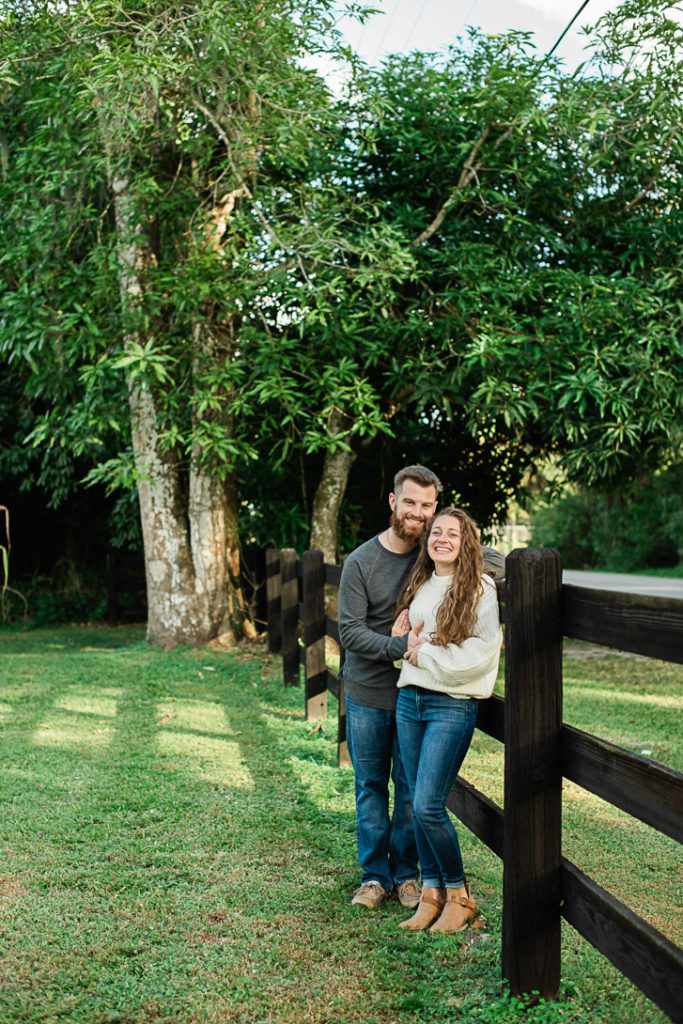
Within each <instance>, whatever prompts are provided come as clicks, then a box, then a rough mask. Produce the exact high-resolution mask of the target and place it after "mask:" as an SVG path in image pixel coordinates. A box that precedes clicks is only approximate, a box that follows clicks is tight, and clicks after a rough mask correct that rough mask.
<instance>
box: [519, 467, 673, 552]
mask: <svg viewBox="0 0 683 1024" xmlns="http://www.w3.org/2000/svg"><path fill="white" fill-rule="evenodd" d="M681 494H683V465H682V464H681V463H678V464H676V465H673V466H669V467H668V468H667V469H665V470H662V471H661V472H659V473H656V474H655V475H654V476H653V477H652V478H651V479H647V478H645V479H640V480H639V481H637V482H635V483H634V484H632V485H631V486H630V487H629V488H628V489H625V490H620V491H618V492H616V493H615V492H614V491H605V490H602V489H599V488H589V489H586V490H579V491H577V492H576V493H574V494H568V495H566V496H565V497H563V498H561V499H559V500H556V501H554V502H553V503H552V504H551V505H549V506H547V507H543V506H542V507H541V508H540V509H539V510H538V511H536V513H535V514H534V516H533V518H532V520H531V531H532V534H531V543H532V545H533V546H535V547H554V548H557V549H558V551H559V552H560V553H561V555H562V558H563V561H564V564H565V565H566V566H567V567H568V568H576V569H580V568H591V567H592V568H595V569H603V568H604V569H609V570H611V571H613V572H633V571H635V570H637V569H649V568H656V567H658V566H675V565H677V564H678V562H679V560H680V559H681V558H682V557H683V503H682V501H681Z"/></svg>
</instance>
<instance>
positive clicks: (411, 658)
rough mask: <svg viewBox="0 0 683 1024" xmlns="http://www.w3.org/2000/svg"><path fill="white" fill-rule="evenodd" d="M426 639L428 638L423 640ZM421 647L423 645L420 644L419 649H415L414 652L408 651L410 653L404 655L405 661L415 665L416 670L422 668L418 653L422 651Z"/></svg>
mask: <svg viewBox="0 0 683 1024" xmlns="http://www.w3.org/2000/svg"><path fill="white" fill-rule="evenodd" d="M424 639H426V637H424V638H423V640H424ZM421 646H422V645H421V644H419V645H418V646H417V647H413V649H412V651H411V650H408V651H406V653H405V654H404V655H403V657H404V659H405V660H406V661H407V662H409V663H410V664H411V665H414V666H415V668H419V667H420V666H419V665H418V663H417V652H418V651H419V650H420V647H421Z"/></svg>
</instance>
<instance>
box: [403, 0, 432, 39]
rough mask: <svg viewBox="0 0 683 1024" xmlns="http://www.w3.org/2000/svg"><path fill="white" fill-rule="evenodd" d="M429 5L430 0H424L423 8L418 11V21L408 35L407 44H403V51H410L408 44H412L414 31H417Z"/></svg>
mask: <svg viewBox="0 0 683 1024" xmlns="http://www.w3.org/2000/svg"><path fill="white" fill-rule="evenodd" d="M428 3H429V0H422V7H421V8H420V10H419V11H418V14H417V18H416V19H415V21H414V22H413V27H412V28H411V30H410V32H409V33H408V38H407V39H406V41H405V43H404V44H403V49H404V50H407V49H408V43H409V42H410V40H411V39H412V38H413V32H414V31H415V29H416V28H417V24H418V22H419V21H420V19H421V17H422V15H423V14H424V11H425V7H426V6H427V4H428Z"/></svg>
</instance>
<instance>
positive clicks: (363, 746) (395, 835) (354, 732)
mask: <svg viewBox="0 0 683 1024" xmlns="http://www.w3.org/2000/svg"><path fill="white" fill-rule="evenodd" d="M346 738H347V741H348V744H349V754H350V755H351V761H352V762H353V770H354V772H355V776H356V834H357V838H358V860H359V862H360V867H361V882H369V881H371V880H375V881H377V882H381V883H382V885H383V886H384V888H385V889H386V890H387V892H391V890H392V889H393V887H394V886H395V885H401V884H402V883H403V882H407V881H408V879H410V878H417V877H418V875H419V872H418V867H417V846H416V844H415V832H414V829H413V808H412V805H411V803H410V790H409V788H408V780H407V779H406V776H405V771H404V768H403V763H402V761H401V752H400V750H399V747H398V738H397V736H396V713H395V712H394V711H387V710H384V709H382V708H369V707H366V706H365V705H364V704H359V703H358V701H355V700H352V699H351V697H347V698H346ZM389 778H391V779H393V782H394V806H393V812H392V814H391V816H390V815H389Z"/></svg>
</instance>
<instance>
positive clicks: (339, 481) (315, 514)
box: [309, 410, 356, 564]
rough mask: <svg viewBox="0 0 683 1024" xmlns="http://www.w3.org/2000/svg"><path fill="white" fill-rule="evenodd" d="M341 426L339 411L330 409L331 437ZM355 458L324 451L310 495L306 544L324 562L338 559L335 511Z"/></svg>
mask: <svg viewBox="0 0 683 1024" xmlns="http://www.w3.org/2000/svg"><path fill="white" fill-rule="evenodd" d="M345 425H346V419H345V417H344V416H343V414H342V413H340V412H338V411H337V410H334V411H333V412H332V415H331V417H330V425H329V426H330V434H331V435H332V436H333V437H334V436H336V435H339V434H340V433H341V432H342V431H343V429H344V427H345ZM355 459H356V455H355V452H352V451H342V450H341V449H337V450H336V451H334V452H330V451H328V452H326V453H325V460H324V463H323V471H322V476H321V477H320V483H319V484H318V487H317V488H316V492H315V496H314V498H313V511H312V516H311V538H310V542H309V546H310V548H311V550H312V551H322V553H323V555H324V556H325V561H326V562H330V563H332V564H335V563H336V562H337V561H338V558H339V510H340V508H341V503H342V500H343V498H344V494H345V493H346V485H347V483H348V479H349V473H350V472H351V466H352V465H353V463H354V462H355Z"/></svg>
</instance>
